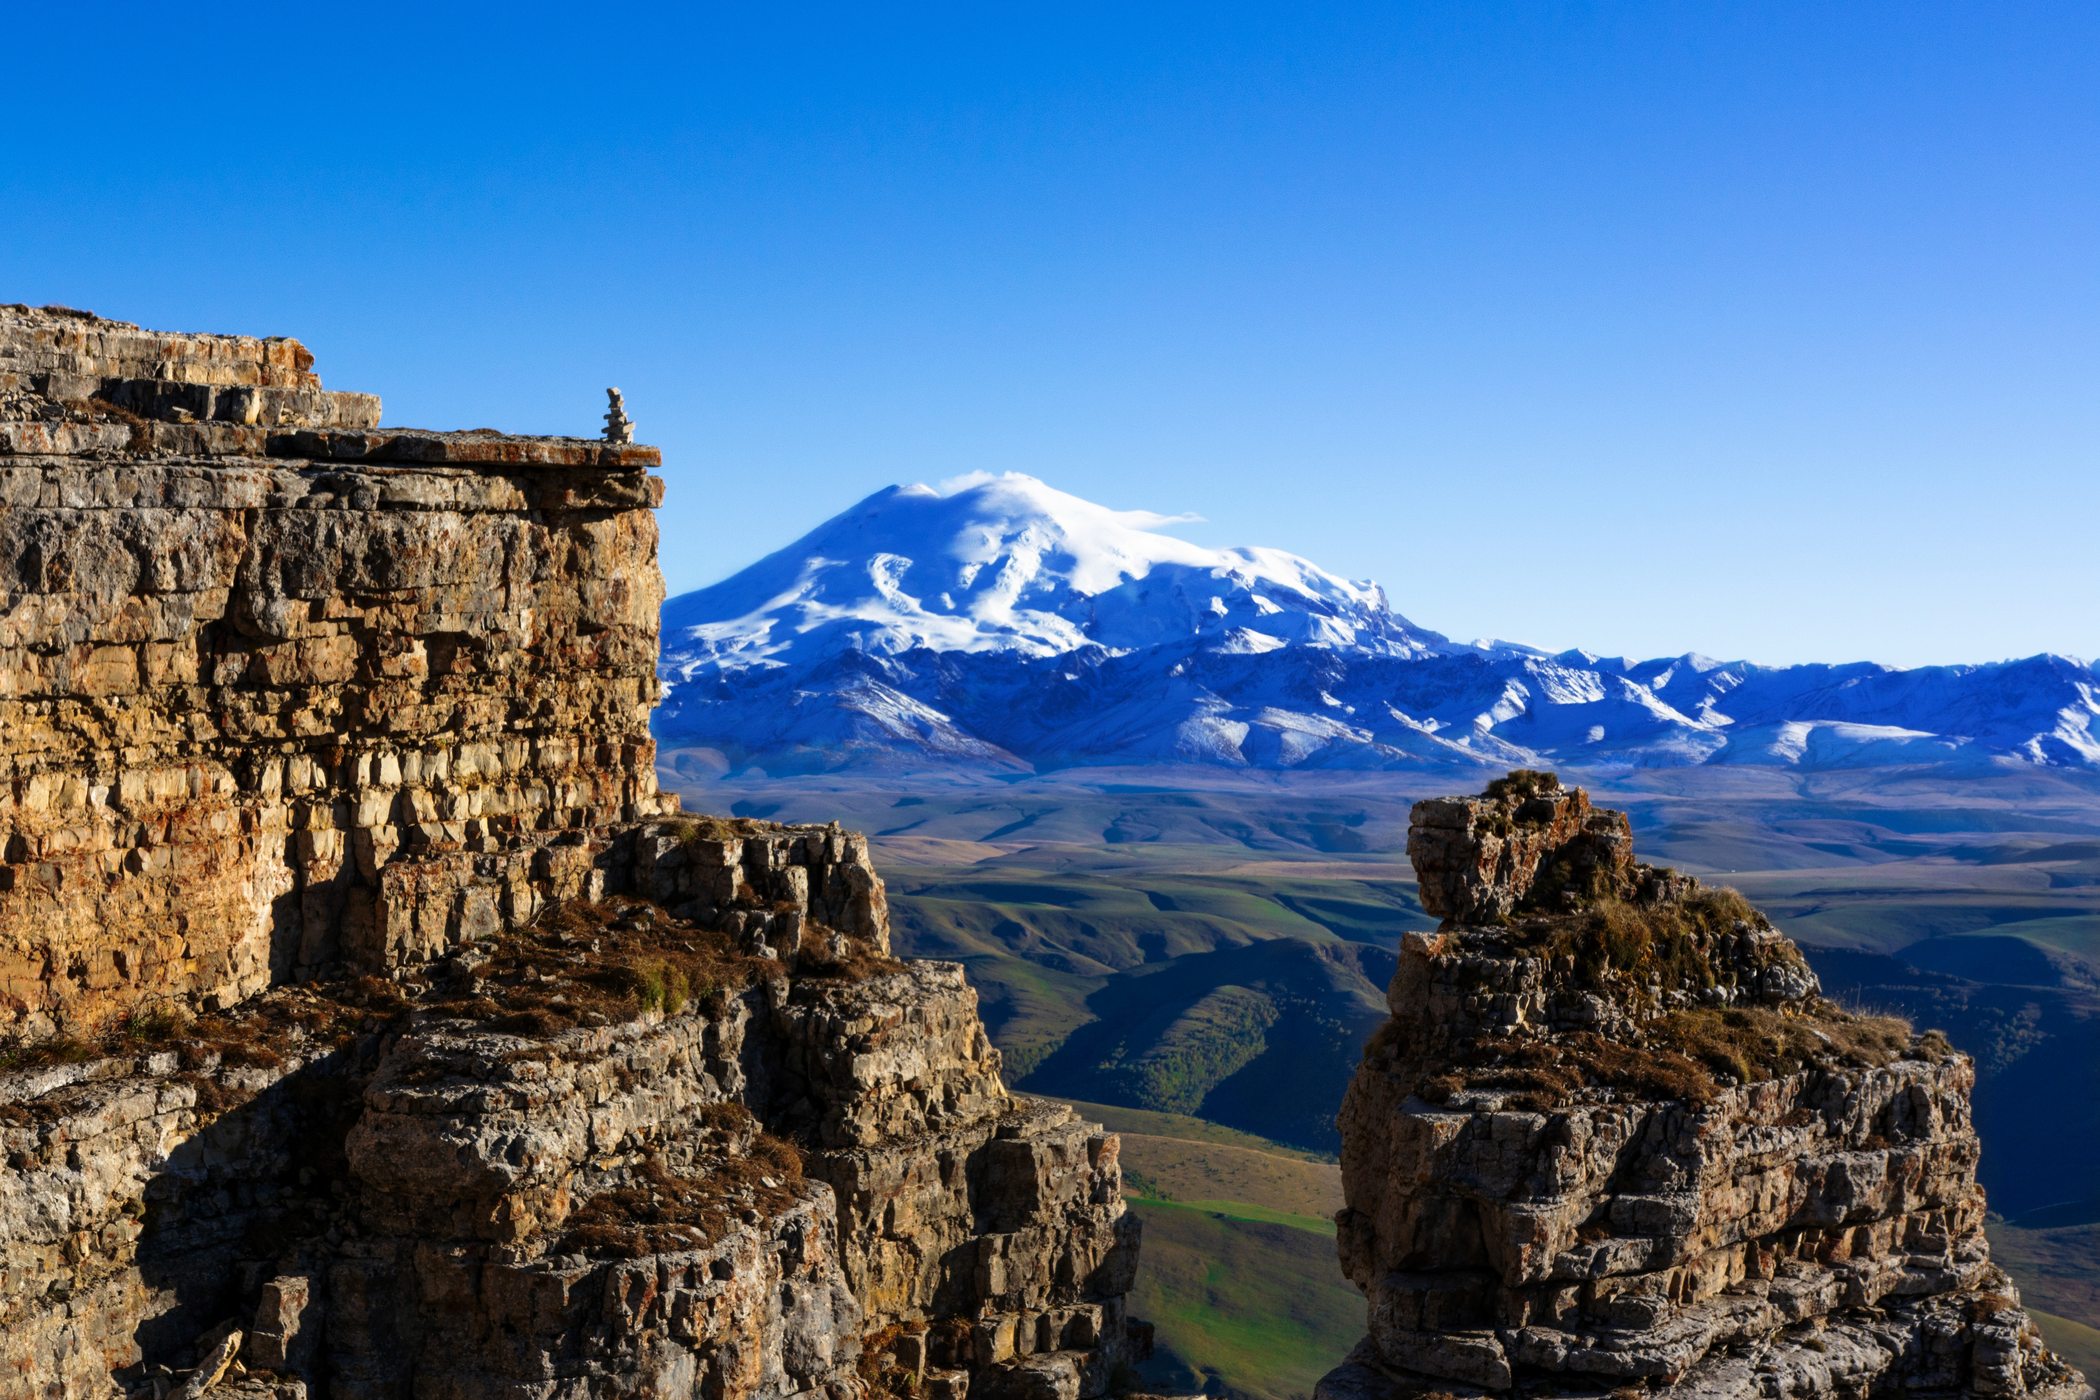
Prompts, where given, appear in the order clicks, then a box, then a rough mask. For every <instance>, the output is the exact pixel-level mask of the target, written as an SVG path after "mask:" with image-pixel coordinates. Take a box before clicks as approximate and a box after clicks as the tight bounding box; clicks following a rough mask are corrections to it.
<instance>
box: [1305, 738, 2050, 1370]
mask: <svg viewBox="0 0 2100 1400" xmlns="http://www.w3.org/2000/svg"><path fill="white" fill-rule="evenodd" d="M1408 851H1409V855H1410V856H1411V857H1412V859H1413V861H1414V865H1415V870H1416V874H1417V876H1418V878H1419V881H1420V888H1421V896H1422V903H1423V907H1424V908H1425V909H1427V910H1428V911H1429V912H1430V913H1431V914H1432V915H1435V916H1437V917H1439V918H1440V919H1441V920H1442V924H1441V926H1440V927H1439V928H1438V929H1437V931H1435V932H1434V933H1410V934H1407V935H1406V936H1405V937H1404V938H1403V940H1402V943H1401V949H1400V965H1399V969H1398V971H1397V972H1396V974H1395V976H1394V978H1393V982H1392V986H1391V989H1390V992H1389V996H1388V1000H1389V1002H1390V1005H1391V1008H1392V1020H1391V1021H1390V1022H1388V1023H1387V1025H1386V1026H1385V1027H1384V1028H1383V1029H1382V1030H1381V1031H1380V1032H1378V1034H1377V1035H1375V1036H1374V1037H1373V1039H1372V1041H1371V1042H1370V1044H1369V1045H1368V1046H1367V1047H1366V1049H1365V1052H1364V1059H1363V1063H1362V1065H1361V1067H1360V1068H1359V1069H1358V1071H1357V1074H1356V1077H1355V1080H1354V1082H1353V1083H1352V1084H1351V1086H1350V1089H1349V1092H1348V1095H1347V1097H1346V1099H1345V1101H1344V1104H1343V1107H1342V1112H1341V1119H1340V1126H1341V1130H1342V1172H1343V1185H1344V1190H1345V1194H1346V1199H1347V1202H1348V1204H1347V1206H1346V1207H1345V1208H1344V1209H1343V1211H1342V1212H1341V1213H1340V1215H1339V1216H1338V1217H1337V1223H1338V1227H1339V1249H1340V1254H1341V1260H1342V1267H1343V1269H1344V1271H1345V1272H1346V1273H1347V1274H1348V1276H1349V1278H1350V1279H1351V1280H1352V1281H1353V1282H1355V1283H1356V1285H1357V1286H1358V1287H1359V1288H1361V1289H1363V1291H1364V1293H1365V1296H1366V1298H1367V1300H1368V1303H1369V1318H1368V1320H1369V1328H1368V1335H1367V1336H1366V1338H1365V1340H1364V1341H1363V1343H1362V1344H1361V1345H1360V1346H1359V1347H1358V1348H1357V1350H1356V1351H1355V1352H1354V1353H1353V1354H1352V1355H1351V1357H1350V1359H1349V1360H1348V1361H1347V1362H1346V1363H1345V1364H1344V1365H1342V1366H1341V1367H1339V1368H1338V1369H1336V1370H1335V1371H1334V1372H1332V1373H1330V1374H1329V1375H1328V1376H1327V1377H1326V1379H1325V1380H1324V1381H1322V1382H1321V1385H1320V1387H1319V1394H1320V1396H1321V1397H1323V1400H1399V1397H1428V1396H1431V1395H1448V1394H1467V1395H1472V1394H1495V1395H1510V1394H1522V1395H1537V1396H1570V1397H1572V1396H1596V1397H1603V1396H1605V1395H1607V1394H1609V1395H1612V1396H1621V1395H1638V1394H1657V1395H1673V1396H1685V1397H1692V1396H1700V1397H1713V1398H1714V1400H1721V1397H1737V1396H1771V1397H1803V1400H1806V1397H1811V1396H1844V1397H1870V1396H1871V1397H1881V1396H1894V1395H1916V1396H1950V1397H1951V1396H1984V1395H1989V1396H2047V1397H2052V1400H2056V1398H2058V1397H2060V1398H2061V1400H2070V1397H2075V1396H2083V1395H2090V1394H2091V1392H2090V1390H2089V1389H2088V1388H2087V1387H2086V1386H2085V1384H2084V1382H2083V1380H2082V1378H2080V1377H2079V1376H2078V1375H2077V1373H2076V1372H2074V1371H2072V1370H2070V1369H2069V1368H2068V1367H2066V1366H2065V1365H2063V1364H2062V1363H2061V1362H2060V1361H2058V1360H2057V1359H2056V1358H2055V1357H2054V1356H2052V1355H2051V1354H2050V1353H2049V1352H2048V1351H2047V1350H2046V1349H2045V1348H2044V1347H2043V1345H2042V1342H2041V1338H2040V1335H2039V1333H2038V1332H2037V1331H2036V1329H2035V1328H2034V1326H2033V1324H2032V1323H2031V1322H2030V1321H2029V1320H2028V1318H2027V1316H2026V1314H2025V1313H2023V1312H2022V1311H2021V1309H2020V1304H2019V1300H2018V1297H2017V1295H2016V1293H2015V1291H2014V1289H2013V1287H2012V1285H2011V1283H2010V1281H2009V1280H2008V1279H2007V1278H2006V1276H2005V1274H2004V1273H2003V1272H2002V1271H2001V1270H1999V1269H1998V1268H1997V1267H1996V1266H1995V1265H1993V1264H1992V1263H1991V1260H1990V1254H1989V1249H1988V1246H1987V1244H1986V1242H1985V1240H1984V1235H1983V1228H1982V1227H1983V1217H1984V1199H1983V1192H1982V1189H1981V1188H1980V1187H1979V1186H1978V1185H1977V1183H1976V1177H1975V1168H1976V1160H1977V1153H1978V1147H1977V1140H1976V1135H1975V1133H1974V1131H1973V1130H1972V1128H1971V1125H1970V1111H1969V1095H1970V1091H1971V1089H1972V1088H1973V1086H1974V1083H1975V1074H1974V1069H1973V1066H1972V1065H1971V1063H1970V1061H1969V1060H1968V1058H1967V1057H1966V1056H1963V1055H1959V1054H1957V1053H1955V1052H1954V1051H1952V1050H1951V1049H1950V1048H1949V1047H1948V1046H1947V1044H1946V1042H1945V1041H1944V1040H1943V1039H1942V1038H1940V1037H1939V1036H1938V1035H1937V1034H1935V1033H1932V1032H1927V1033H1925V1034H1923V1035H1919V1034H1915V1033H1913V1032H1912V1030H1911V1029H1910V1027H1909V1026H1907V1025H1906V1024H1904V1023H1902V1022H1900V1021H1896V1020H1893V1019H1890V1018H1885V1017H1874V1016H1864V1015H1859V1014H1856V1013H1853V1012H1850V1011H1847V1010H1844V1009H1842V1008H1840V1007H1838V1006H1836V1005H1834V1004H1833V1003H1831V1002H1829V1001H1827V1000H1825V999H1824V998H1823V997H1822V995H1821V992H1820V988H1819V987H1818V985H1817V982H1816V979H1815V976H1814V975H1813V973H1811V972H1810V970H1809V968H1808V965H1807V963H1806V961H1805V960H1804V959H1803V958H1802V956H1801V953H1800V950H1799V949H1798V948H1796V947H1795V946H1794V945H1793V944H1792V943H1791V942H1790V941H1788V940H1787V939H1786V938H1785V937H1784V936H1783V935H1781V934H1780V933H1779V932H1778V931H1777V930H1775V929H1774V928H1773V927H1772V926H1771V925H1770V923H1769V922H1768V921H1766V919H1765V918H1764V917H1763V916H1762V915H1761V914H1759V913H1758V912H1757V911H1756V910H1754V909H1752V908H1751V907H1750V906H1749V905H1748V904H1746V903H1745V902H1744V901H1743V900H1742V898H1741V897H1740V896H1739V895H1736V894H1735V893H1734V892H1733V891H1729V890H1723V889H1711V888H1707V887H1703V886H1701V885H1700V884H1699V883H1698V882H1697V881H1695V880H1692V879H1690V878H1688V877H1685V876H1682V875H1678V874H1675V873H1674V872H1671V871H1669V870H1666V869H1658V868H1656V867H1653V866H1648V865H1644V864H1641V863H1640V862H1638V861H1637V860H1635V858H1634V853H1633V840H1632V831H1631V828H1630V825H1629V823H1628V822H1627V819H1626V817H1625V816H1624V815H1623V814H1621V813H1618V812H1613V811H1608V810H1605V809H1601V808H1597V807H1593V806H1592V805H1591V804H1590V801H1589V799H1588V797H1587V796H1586V795H1585V794H1584V793H1583V792H1581V791H1580V790H1577V789H1569V788H1565V787H1563V786H1561V784H1560V783H1559V782H1558V780H1557V779H1555V778H1554V777H1553V775H1551V774H1540V773H1528V772H1519V773H1515V774H1512V775H1511V776H1510V777H1508V778H1505V779H1503V780H1500V781H1498V782H1497V783H1494V784H1491V785H1490V786H1489V788H1488V790H1487V792H1486V793H1485V794H1484V795H1482V796H1480V797H1474V798H1452V799H1446V800H1441V801H1430V802H1423V803H1420V804H1418V805H1417V806H1416V807H1415V809H1414V816H1413V825H1412V830H1411V832H1410V836H1409V841H1408Z"/></svg>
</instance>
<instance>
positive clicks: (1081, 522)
mask: <svg viewBox="0 0 2100 1400" xmlns="http://www.w3.org/2000/svg"><path fill="white" fill-rule="evenodd" d="M1175 523H1177V522H1175V521H1174V520H1172V519H1170V518H1168V517H1164V516H1159V515H1154V514H1151V513H1149V512H1145V511H1122V510H1110V509H1107V508H1105V507H1103V506H1099V505H1096V504H1094V503H1092V502H1090V501H1085V500H1081V499H1080V498H1078V497H1076V496H1072V495H1068V494H1067V493H1065V492H1063V491H1058V490H1056V489H1054V488H1052V487H1050V486H1047V485H1045V484H1044V483H1042V482H1040V481H1036V480H1034V479H1033V478H1030V477H1025V476H1019V475H1013V474H1009V475H1006V476H979V477H975V478H965V479H963V480H961V481H958V482H954V483H950V484H949V485H947V486H945V487H943V488H941V489H934V488H931V487H926V486H904V487H891V488H889V489H888V490H885V491H880V492H877V493H876V494H875V495H873V496H870V497H868V498H867V499H866V500H864V501H862V502H860V503H859V504H858V505H855V506H853V507H852V508H850V509H849V510H847V511H845V512H843V513H842V514H840V515H838V516H836V517H834V518H833V519H831V520H829V521H826V522H825V523H824V524H822V525H819V526H818V527H817V528H816V529H814V530H812V531H810V532H809V534H807V535H805V536H804V537H803V538H801V539H800V540H797V541H796V542H794V543H793V544H790V545H788V546H787V547H785V548H783V549H781V550H779V551H778V552H777V553H774V554H772V555H770V556H768V557H767V558H765V559H762V560H760V561H759V562H758V563H756V564H753V565H752V566H751V567H749V568H747V569H745V570H743V571H742V572H740V573H738V574H736V575H735V576H734V577H732V578H729V579H726V580H724V581H723V582H721V583H718V584H715V585H714V586H712V587H709V588H704V589H701V590H700V591H698V592H695V593H688V594H684V595H682V596H680V597H677V598H674V599H672V600H671V601H670V603H669V604H667V605H666V607H665V609H664V657H663V677H664V680H665V682H666V683H667V685H668V686H669V687H670V690H669V694H668V695H667V696H666V697H665V700H664V704H663V707H662V708H661V709H660V710H659V711H658V712H657V716H656V727H657V735H658V737H659V738H660V739H661V740H662V741H663V742H664V744H665V747H666V749H667V750H671V751H673V753H672V757H673V759H674V760H675V761H677V762H679V763H680V764H681V765H682V766H683V765H687V764H695V765H699V766H700V767H701V768H702V769H703V770H715V769H719V768H722V767H727V768H730V769H738V770H742V769H759V770H763V771H765V772H767V773H772V774H787V773H803V772H811V771H824V772H829V771H847V772H851V771H855V770H862V769H875V770H877V771H881V770H889V769H896V768H900V767H902V768H914V769H918V768H934V769H939V770H944V771H952V770H958V769H960V770H987V771H990V772H995V773H998V772H1006V773H1011V772H1017V771H1021V772H1025V771H1029V770H1038V771H1041V770H1050V769H1061V768H1074V767H1086V766H1089V765H1102V764H1107V765H1155V764H1159V765H1185V764H1196V765H1204V766H1209V767H1224V768H1254V769H1314V770H1321V769H1327V770H1333V769H1341V770H1355V769H1371V770H1376V769H1387V768H1399V769H1406V770H1409V771H1415V772H1419V771H1422V770H1424V769H1425V768H1426V769H1439V770H1443V771H1447V772H1450V771H1458V772H1463V771H1472V772H1479V771H1481V770H1487V771H1489V772H1499V771H1502V770H1503V769H1507V768H1509V767H1512V766H1524V765H1532V764H1538V763H1546V764H1549V765H1561V766H1566V765H1578V766H1584V767H1597V768H1607V767H1619V768H1623V767H1626V766H1643V767H1646V766H1677V765H1687V764H1715V765H1751V766H1757V767H1779V768H1789V769H1830V768H1922V769H1927V770H1930V771H1933V772H1935V773H1939V774H1962V773H1974V772H1978V771H1991V770H1999V769H2011V770H2026V769H2032V768H2035V767H2063V768H2069V769H2073V770H2081V771H2084V770H2093V769H2100V672H2096V671H2095V670H2094V669H2093V667H2092V666H2090V665H2088V664H2087V663H2085V662H2082V661H2077V660H2074V659H2072V658H2070V657H2063V656H2035V657H2029V658H2027V659H2025V660H2021V661H2011V662H2004V663H1998V664H1991V665H1981V666H1929V667H1921V668H1918V669H1916V670H1899V669H1896V668H1894V667H1889V666H1878V665H1872V664H1869V663H1865V662H1859V663H1853V664H1848V665H1839V666H1822V665H1809V666H1759V665H1753V664H1750V663H1748V662H1721V661H1715V660H1712V659H1709V658H1707V657H1702V656H1697V655H1684V656H1675V657H1664V658H1660V659H1656V660H1650V661H1635V660H1630V659H1627V658H1624V657H1617V658H1614V657H1607V656H1596V655H1592V654H1590V653H1588V652H1579V651H1567V652H1560V653H1556V654H1552V655H1548V654H1546V653H1545V652H1542V651H1539V650H1536V649H1534V648H1531V647H1524V646H1517V645H1513V644H1510V643H1506V642H1479V643H1464V642H1454V641H1452V640H1451V639H1449V638H1447V637H1444V636H1442V635H1441V634H1439V633H1436V632H1432V631H1430V630H1428V629H1427V628H1424V627H1419V626H1417V625H1416V624H1415V623H1413V622H1411V621H1410V620H1408V619H1407V618H1406V617H1403V616H1401V615H1400V614H1399V613H1398V612H1396V611H1394V610H1393V608H1392V607H1391V605H1390V604H1389V602H1388V601H1387V598H1386V595H1385V593H1384V591H1383V590H1382V589H1380V588H1379V587H1378V586H1377V585H1375V584H1371V583H1355V582H1351V581H1349V580H1347V579H1343V578H1339V577H1337V576H1335V575H1334V574H1331V573H1328V572H1327V571H1325V570H1323V569H1320V568H1319V567H1317V566H1316V565H1314V564H1313V563H1311V562H1310V561H1308V560H1305V559H1301V558H1299V557H1298V556H1296V555H1293V554H1287V553H1285V552H1283V551H1282V550H1276V549H1209V548H1205V547H1202V546H1199V545H1195V544H1191V543H1190V542H1189V541H1187V540H1183V539H1178V538H1176V537H1175V536H1173V535H1171V534H1168V533H1165V532H1164V530H1163V529H1162V528H1161V527H1163V526H1170V525H1173V524H1175Z"/></svg>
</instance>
